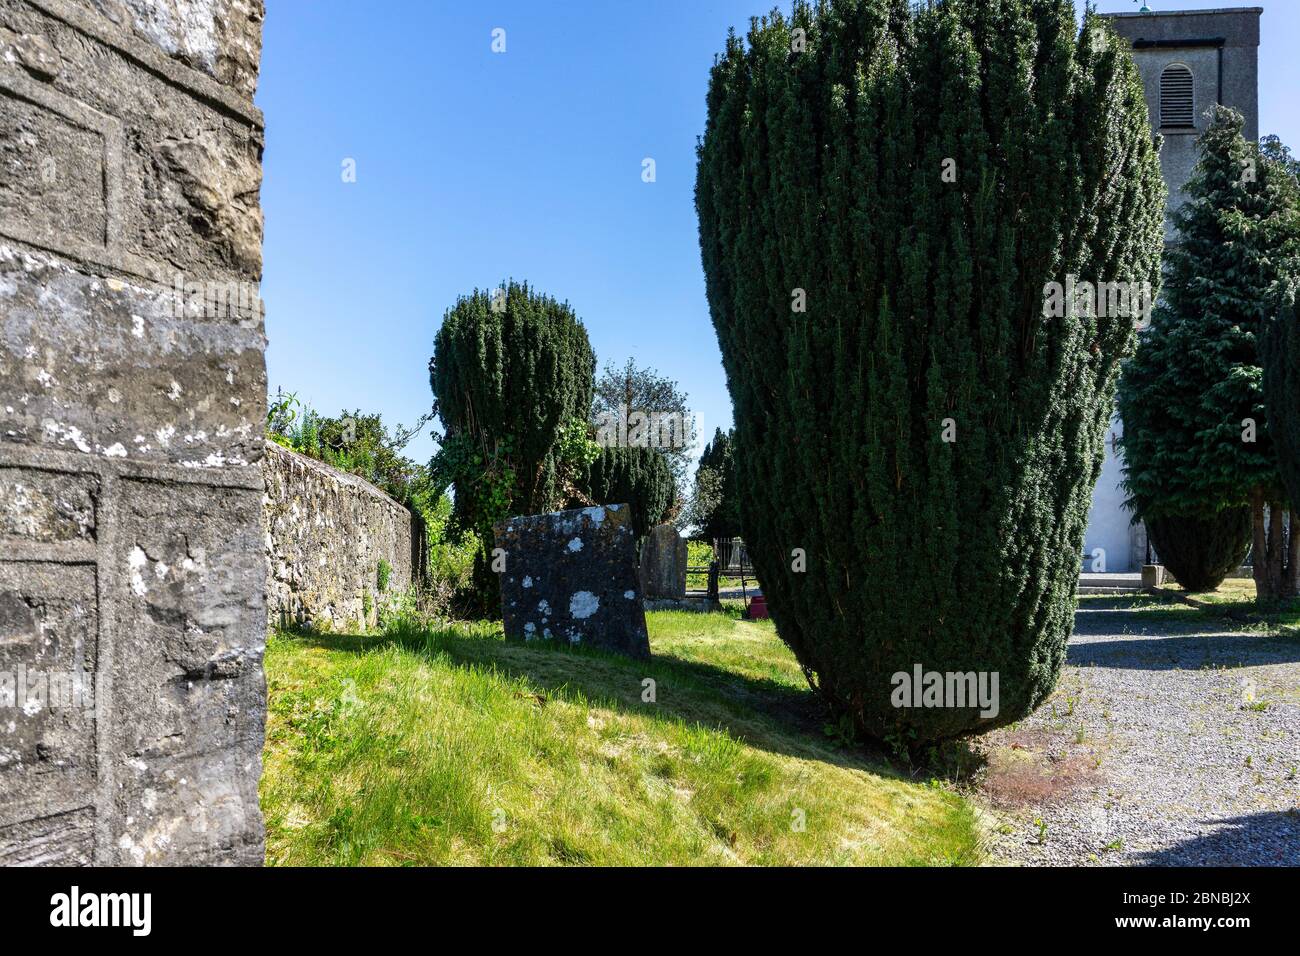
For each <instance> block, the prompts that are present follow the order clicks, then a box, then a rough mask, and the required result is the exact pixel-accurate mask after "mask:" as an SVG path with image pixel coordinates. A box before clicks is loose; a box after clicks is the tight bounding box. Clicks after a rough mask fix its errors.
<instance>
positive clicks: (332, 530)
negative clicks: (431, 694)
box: [263, 441, 425, 629]
mask: <svg viewBox="0 0 1300 956" xmlns="http://www.w3.org/2000/svg"><path fill="white" fill-rule="evenodd" d="M263 472H264V473H265V476H266V553H267V558H268V561H269V564H270V581H269V584H268V587H267V592H268V593H267V599H268V603H269V607H270V612H271V619H272V620H273V621H279V622H280V623H282V624H288V623H313V624H317V623H320V622H322V621H327V622H329V624H330V625H331V626H332V627H333V628H335V629H338V628H346V627H352V626H355V625H356V624H359V623H364V624H366V625H373V624H374V623H375V622H376V617H377V614H378V608H379V605H380V603H381V601H383V600H385V599H386V598H388V597H391V596H392V595H395V594H398V593H400V592H402V591H404V590H406V589H407V588H408V587H410V585H411V583H412V581H413V580H415V578H416V576H417V575H418V574H420V573H421V571H422V568H423V557H422V556H423V555H424V553H425V537H424V527H423V523H422V522H421V521H420V519H419V518H418V517H417V516H416V515H414V514H412V512H411V511H410V509H408V508H407V507H406V506H404V505H401V504H398V503H397V502H396V501H394V500H393V499H392V498H390V497H388V496H387V495H386V494H384V493H383V492H382V491H380V490H379V489H378V488H376V487H375V486H374V485H372V484H370V483H369V482H366V481H363V480H362V479H360V478H358V477H357V476H355V475H348V474H344V473H343V472H341V471H338V470H337V469H334V468H331V467H330V466H329V465H326V464H324V463H322V462H319V461H316V460H315V459H312V458H308V457H306V456H305V455H299V454H297V453H296V452H292V451H289V450H288V449H287V448H282V447H281V446H279V445H277V444H275V442H272V441H268V442H267V443H266V457H265V458H264V459H263ZM381 559H382V560H385V561H387V562H388V563H389V565H390V567H391V568H392V571H391V575H390V577H389V580H388V582H387V586H386V589H385V591H384V592H383V593H381V591H380V587H379V583H380V582H379V562H380V560H381Z"/></svg>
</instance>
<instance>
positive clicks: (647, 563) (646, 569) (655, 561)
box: [641, 524, 686, 601]
mask: <svg viewBox="0 0 1300 956" xmlns="http://www.w3.org/2000/svg"><path fill="white" fill-rule="evenodd" d="M641 593H642V594H643V595H644V596H645V597H646V598H647V599H648V600H654V599H665V598H666V599H669V600H676V601H680V600H681V599H682V598H684V597H686V539H685V538H683V537H682V536H681V535H680V534H678V533H677V529H676V528H674V527H673V526H672V525H670V524H661V525H656V526H655V527H653V528H651V529H650V533H649V534H648V535H647V536H646V539H645V542H644V543H643V544H642V545H641Z"/></svg>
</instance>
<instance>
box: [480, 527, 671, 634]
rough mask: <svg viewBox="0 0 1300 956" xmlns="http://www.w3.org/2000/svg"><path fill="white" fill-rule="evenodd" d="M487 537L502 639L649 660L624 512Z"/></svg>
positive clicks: (505, 530)
mask: <svg viewBox="0 0 1300 956" xmlns="http://www.w3.org/2000/svg"><path fill="white" fill-rule="evenodd" d="M493 530H494V531H495V534H496V547H497V548H498V549H499V550H498V551H497V552H496V557H497V559H498V560H502V559H503V560H504V565H503V566H504V570H502V571H501V572H500V579H501V610H502V616H503V618H504V620H505V633H506V637H508V638H512V639H516V640H525V641H563V642H567V643H569V644H574V645H581V646H584V647H597V648H601V649H602V650H608V651H614V652H616V653H619V654H626V655H627V656H629V657H637V658H642V659H648V658H649V657H650V639H649V636H648V634H647V632H646V624H645V609H644V608H643V607H642V605H641V594H640V586H639V582H638V580H637V577H638V573H637V558H636V535H635V533H634V532H633V531H632V511H631V509H630V508H629V507H628V506H627V505H604V506H597V507H594V508H579V509H576V510H573V511H556V512H552V513H550V514H542V515H529V516H527V517H520V518H510V519H507V520H506V521H503V522H500V523H499V524H497V525H496V526H495V527H494V529H493ZM497 567H499V568H500V567H502V565H501V564H498V565H497Z"/></svg>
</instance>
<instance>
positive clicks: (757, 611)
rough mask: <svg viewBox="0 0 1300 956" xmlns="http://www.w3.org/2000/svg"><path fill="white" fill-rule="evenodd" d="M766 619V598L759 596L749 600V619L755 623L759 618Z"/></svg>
mask: <svg viewBox="0 0 1300 956" xmlns="http://www.w3.org/2000/svg"><path fill="white" fill-rule="evenodd" d="M764 617H767V598H765V597H763V595H761V594H759V595H757V596H756V597H752V598H750V599H749V619H750V620H751V621H757V620H758V619H759V618H764Z"/></svg>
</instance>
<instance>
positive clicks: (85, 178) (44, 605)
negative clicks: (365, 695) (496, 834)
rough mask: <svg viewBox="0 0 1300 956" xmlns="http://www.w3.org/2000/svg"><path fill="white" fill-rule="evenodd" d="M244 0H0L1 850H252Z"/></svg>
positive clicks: (256, 489)
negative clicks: (76, 0)
mask: <svg viewBox="0 0 1300 956" xmlns="http://www.w3.org/2000/svg"><path fill="white" fill-rule="evenodd" d="M262 17H263V8H262V3H261V0H78V2H72V0H0V795H3V796H2V798H0V864H14V863H32V864H56V863H57V864H77V863H98V864H177V863H187V864H208V863H253V864H255V863H260V862H261V861H262V858H263V826H262V817H261V813H260V811H259V809H258V803H257V783H258V778H259V776H260V773H261V750H262V740H263V728H264V724H265V714H266V692H265V680H264V677H263V673H262V652H263V648H264V646H265V636H266V604H265V586H266V559H265V556H264V552H263V541H262V537H263V532H262V475H261V469H260V461H261V458H262V431H263V427H264V419H265V415H266V368H265V363H264V359H263V352H264V349H265V336H264V334H263V324H262V309H261V304H260V300H259V297H258V284H259V282H260V279H261V269H262V259H261V244H262V214H261V209H260V205H259V199H258V191H259V188H260V184H261V157H262V148H263V124H262V116H261V114H260V112H259V111H258V110H257V109H256V107H254V106H253V105H252V98H253V93H254V90H255V88H256V82H257V70H258V61H259V59H260V52H261V26H262Z"/></svg>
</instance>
